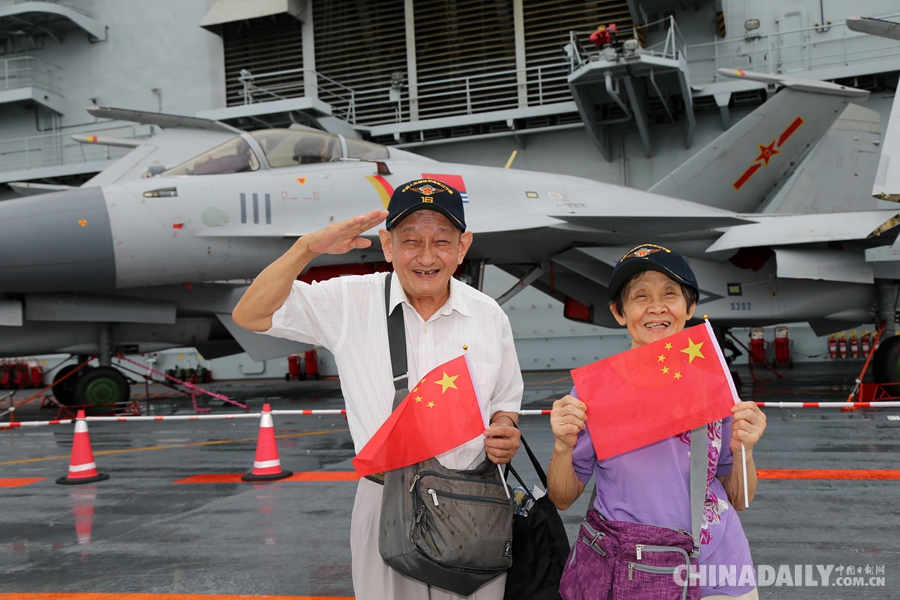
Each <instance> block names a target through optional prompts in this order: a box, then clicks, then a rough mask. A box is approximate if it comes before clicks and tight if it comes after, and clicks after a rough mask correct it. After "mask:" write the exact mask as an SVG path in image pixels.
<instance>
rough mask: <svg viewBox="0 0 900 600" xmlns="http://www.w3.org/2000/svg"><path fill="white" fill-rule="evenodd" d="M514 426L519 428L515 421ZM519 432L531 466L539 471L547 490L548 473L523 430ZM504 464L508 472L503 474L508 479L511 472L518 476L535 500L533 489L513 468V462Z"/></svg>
mask: <svg viewBox="0 0 900 600" xmlns="http://www.w3.org/2000/svg"><path fill="white" fill-rule="evenodd" d="M513 427H515V428H516V429H519V426H518V425H516V424H515V423H514V424H513ZM519 434H520V436H521V438H520V440H521V442H522V446H524V448H525V452H527V453H528V458H530V459H531V466H532V467H534V470H535V472H536V473H537V476H538V478H539V479H540V480H541V485H543V486H544V490H545V491H546V490H547V474H546V473H545V472H544V467H542V466H541V462H540V461H539V460H538V458H537V456H535V454H534V451H533V450H532V449H531V446H529V445H528V442H527V441H525V435H524V434H522V432H521V430H520V431H519ZM504 466H505V467H506V472H505V473H504V474H503V476H504V477H505V478H507V479H508V478H509V474H510V473H512V474H513V477H515V478H516V481H518V482H519V485H521V486H522V487H523V488H524V489H525V493H526V494H528V496H529V497H530V498H531V499H532V500H534V499H535V498H534V496H533V495H532V494H531V489H530V488H529V487H528V485H527V484H526V483H525V481H524V480H523V479H522V478H521V477H520V476H519V473H518V472H517V471H516V470H515V468H513V466H512V462H508V463H506V465H504Z"/></svg>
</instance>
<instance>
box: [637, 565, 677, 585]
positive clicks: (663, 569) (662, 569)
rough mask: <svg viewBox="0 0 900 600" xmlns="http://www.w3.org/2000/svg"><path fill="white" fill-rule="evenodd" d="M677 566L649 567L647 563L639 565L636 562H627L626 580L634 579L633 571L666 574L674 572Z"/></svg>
mask: <svg viewBox="0 0 900 600" xmlns="http://www.w3.org/2000/svg"><path fill="white" fill-rule="evenodd" d="M677 568H678V567H651V566H649V565H639V564H637V563H633V562H629V563H628V581H631V580H632V579H634V571H635V570H638V571H644V572H645V573H656V574H660V573H661V574H664V575H668V574H670V573H674V572H675V569H677Z"/></svg>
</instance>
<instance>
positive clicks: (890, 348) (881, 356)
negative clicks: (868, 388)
mask: <svg viewBox="0 0 900 600" xmlns="http://www.w3.org/2000/svg"><path fill="white" fill-rule="evenodd" d="M872 374H873V375H874V376H875V383H895V382H900V335H895V336H893V337H889V338H888V339H886V340H884V341H883V342H881V345H880V346H879V347H878V350H876V351H875V356H874V357H872ZM884 391H885V392H887V393H888V394H889V395H891V396H900V385H891V386H886V387H885V388H884Z"/></svg>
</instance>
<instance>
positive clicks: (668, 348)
mask: <svg viewBox="0 0 900 600" xmlns="http://www.w3.org/2000/svg"><path fill="white" fill-rule="evenodd" d="M671 349H672V344H670V343H669V342H666V350H671Z"/></svg>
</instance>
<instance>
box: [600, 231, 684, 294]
mask: <svg viewBox="0 0 900 600" xmlns="http://www.w3.org/2000/svg"><path fill="white" fill-rule="evenodd" d="M641 271H659V272H660V273H662V274H664V275H668V276H669V277H671V278H672V279H673V280H675V281H677V282H678V283H680V284H683V285H688V286H690V287H692V288H694V291H695V292H697V293H699V292H700V286H699V285H697V276H696V275H694V272H693V271H692V270H691V267H690V266H689V265H688V264H687V261H686V260H684V257H683V256H682V255H681V254H679V253H678V252H676V251H675V250H669V249H668V248H665V247H663V246H658V245H656V244H641V245H640V246H635V247H634V248H632V249H631V250H629V251H628V252H626V253H625V256H623V257H622V258H620V259H619V262H618V263H616V267H615V268H614V269H613V274H612V279H610V281H609V297H610V298H611V299H612V300H615V299H616V295H617V294H618V293H619V290H620V289H621V288H622V286H623V285H625V282H626V281H628V278H629V277H631V276H632V275H634V274H635V273H640V272H641Z"/></svg>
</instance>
